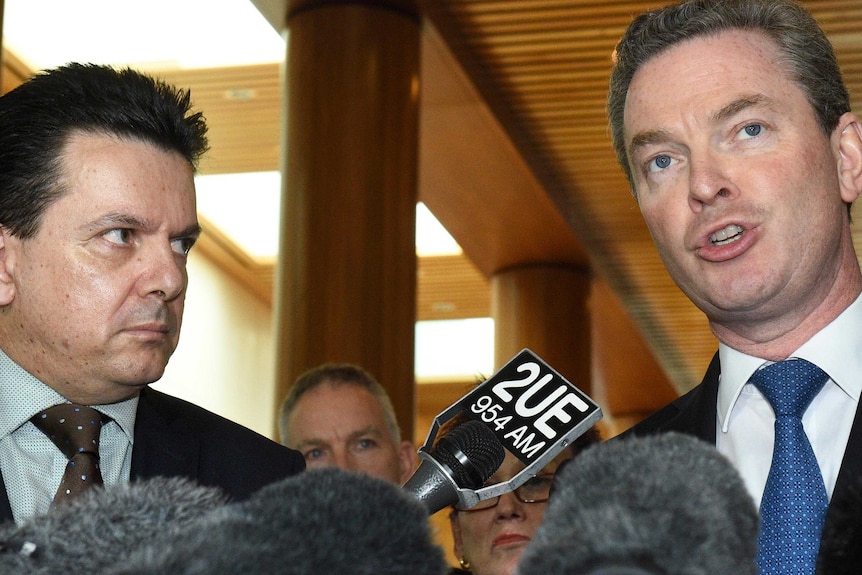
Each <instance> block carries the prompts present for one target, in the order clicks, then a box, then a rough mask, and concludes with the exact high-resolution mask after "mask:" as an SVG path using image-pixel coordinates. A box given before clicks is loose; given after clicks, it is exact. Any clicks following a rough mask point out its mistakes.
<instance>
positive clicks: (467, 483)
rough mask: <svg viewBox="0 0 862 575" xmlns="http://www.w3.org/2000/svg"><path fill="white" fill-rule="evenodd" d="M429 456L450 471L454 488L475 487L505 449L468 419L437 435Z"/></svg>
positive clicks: (496, 464) (482, 426) (494, 468)
mask: <svg viewBox="0 0 862 575" xmlns="http://www.w3.org/2000/svg"><path fill="white" fill-rule="evenodd" d="M430 455H431V456H433V457H434V458H435V459H437V461H439V462H440V463H442V464H444V465H446V466H447V467H448V468H449V469H450V470H451V471H452V478H453V479H454V480H455V483H456V484H457V485H458V487H462V488H466V489H479V488H480V487H482V486H483V485H484V484H485V482H486V481H487V480H488V478H489V477H491V476H492V475H494V472H495V471H497V469H499V468H500V465H502V464H503V459H505V457H506V452H505V449H504V448H503V444H502V443H500V440H499V439H497V436H496V435H494V432H493V431H491V429H490V428H489V427H488V426H487V425H485V424H484V423H482V422H481V421H477V420H475V419H471V420H468V421H466V422H464V423H462V424H461V425H459V426H458V427H456V428H454V429H453V430H452V431H450V432H449V433H447V434H446V435H444V436H443V437H441V438H440V440H439V441H438V442H437V443H436V445H435V446H434V448H433V449H432V450H431V452H430Z"/></svg>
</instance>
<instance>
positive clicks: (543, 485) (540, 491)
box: [455, 473, 554, 513]
mask: <svg viewBox="0 0 862 575" xmlns="http://www.w3.org/2000/svg"><path fill="white" fill-rule="evenodd" d="M553 482H554V474H553V473H542V474H539V475H536V476H535V477H531V478H530V479H528V480H527V481H525V482H524V484H523V485H521V486H520V487H518V488H517V489H515V490H514V491H513V492H512V493H514V495H515V498H516V499H517V500H518V501H520V502H521V503H543V502H545V501H547V500H548V499H549V498H550V496H551V484H552V483H553ZM499 502H500V496H499V495H497V496H496V497H489V498H488V499H483V500H481V501H480V502H479V503H477V504H476V505H474V506H473V507H470V508H469V509H464V508H462V507H459V506H458V505H456V506H455V509H457V510H458V511H465V512H467V513H470V512H472V511H483V510H485V509H491V508H492V507H496V506H497V504H498V503H499Z"/></svg>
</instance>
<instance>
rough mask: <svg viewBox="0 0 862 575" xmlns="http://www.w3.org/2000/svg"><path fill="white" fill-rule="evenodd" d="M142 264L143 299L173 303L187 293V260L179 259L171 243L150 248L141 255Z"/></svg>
mask: <svg viewBox="0 0 862 575" xmlns="http://www.w3.org/2000/svg"><path fill="white" fill-rule="evenodd" d="M140 263H141V264H142V267H143V272H142V279H141V292H142V296H143V297H151V296H154V297H157V298H159V299H161V300H164V301H172V300H174V299H176V298H177V297H178V296H179V295H180V294H182V293H183V292H184V291H185V288H186V285H187V283H188V274H187V272H186V265H185V258H178V257H177V254H176V252H175V251H174V250H173V249H171V245H170V243H168V244H166V245H164V246H156V245H151V246H148V248H147V250H146V252H145V253H141V254H140Z"/></svg>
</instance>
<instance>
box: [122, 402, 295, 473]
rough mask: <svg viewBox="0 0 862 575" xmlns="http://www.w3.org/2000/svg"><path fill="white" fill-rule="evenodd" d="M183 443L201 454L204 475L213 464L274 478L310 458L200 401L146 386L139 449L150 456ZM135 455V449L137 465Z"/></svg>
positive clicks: (137, 436)
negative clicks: (203, 404)
mask: <svg viewBox="0 0 862 575" xmlns="http://www.w3.org/2000/svg"><path fill="white" fill-rule="evenodd" d="M180 448H181V449H182V450H183V452H184V454H188V453H191V452H194V453H195V454H196V456H195V457H196V458H197V461H198V462H197V464H196V465H197V466H198V470H199V473H201V474H204V475H206V474H207V473H209V471H208V470H210V469H212V473H213V474H219V475H224V474H229V473H231V474H235V475H240V474H241V475H245V474H246V473H247V471H249V470H256V471H254V473H256V474H258V475H260V476H261V478H263V477H262V476H267V477H268V479H270V480H272V479H276V478H278V477H283V476H288V475H292V474H294V473H297V472H299V471H302V470H303V469H305V460H304V458H303V457H302V454H301V453H299V452H298V451H296V450H293V449H290V448H288V447H285V446H283V445H281V444H279V443H277V442H275V441H273V440H271V439H269V438H268V437H265V436H263V435H261V434H259V433H257V432H255V431H253V430H251V429H249V428H247V427H244V426H242V425H240V424H238V423H236V422H234V421H231V420H229V419H227V418H225V417H222V416H220V415H217V414H215V413H213V412H211V411H208V410H206V409H204V408H202V407H200V406H198V405H195V404H193V403H190V402H188V401H185V400H182V399H179V398H177V397H173V396H171V395H168V394H165V393H162V392H159V391H156V390H154V389H150V388H146V389H144V390H143V391H142V392H141V395H140V399H139V402H138V413H137V418H136V421H135V446H134V453H136V454H140V455H141V456H142V457H147V458H150V457H154V456H156V454H158V455H159V456H162V454H163V453H165V452H179V451H180ZM144 453H146V454H147V455H146V456H144V455H143V454H144ZM134 459H135V456H134V455H133V466H135V464H136V462H135V460H134ZM225 461H229V462H231V463H230V464H229V465H226V464H225V463H224V462H225ZM138 463H140V464H143V462H138ZM148 465H149V463H148ZM198 479H200V478H198ZM208 483H210V482H208ZM214 483H216V484H219V483H220V482H214Z"/></svg>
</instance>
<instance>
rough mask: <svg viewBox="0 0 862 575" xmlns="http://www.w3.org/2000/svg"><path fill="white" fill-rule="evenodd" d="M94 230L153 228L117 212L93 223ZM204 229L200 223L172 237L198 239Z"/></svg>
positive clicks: (143, 221)
mask: <svg viewBox="0 0 862 575" xmlns="http://www.w3.org/2000/svg"><path fill="white" fill-rule="evenodd" d="M90 225H91V226H92V228H93V229H98V228H104V227H110V226H117V225H120V226H127V227H130V228H137V229H141V230H148V229H151V228H152V224H150V222H149V221H148V220H145V219H142V218H139V217H137V216H133V215H131V214H127V213H123V212H115V213H111V214H107V215H105V216H103V217H101V218H99V219H98V220H95V221H93V222H92V223H91V224H90ZM202 231H203V230H202V228H201V226H200V224H199V223H194V224H192V225H190V226H188V227H187V228H185V229H183V230H180V232H179V233H178V234H175V235H173V236H171V237H175V238H186V237H191V238H197V237H199V236H200V235H201V232H202Z"/></svg>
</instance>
